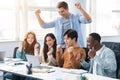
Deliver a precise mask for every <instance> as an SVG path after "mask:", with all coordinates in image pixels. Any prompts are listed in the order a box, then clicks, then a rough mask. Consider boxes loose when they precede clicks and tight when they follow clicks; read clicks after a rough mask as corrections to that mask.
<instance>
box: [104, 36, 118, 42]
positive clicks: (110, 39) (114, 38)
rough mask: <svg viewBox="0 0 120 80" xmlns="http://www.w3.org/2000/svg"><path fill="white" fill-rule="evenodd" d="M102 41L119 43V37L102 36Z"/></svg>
mask: <svg viewBox="0 0 120 80" xmlns="http://www.w3.org/2000/svg"><path fill="white" fill-rule="evenodd" d="M102 41H109V42H120V36H102Z"/></svg>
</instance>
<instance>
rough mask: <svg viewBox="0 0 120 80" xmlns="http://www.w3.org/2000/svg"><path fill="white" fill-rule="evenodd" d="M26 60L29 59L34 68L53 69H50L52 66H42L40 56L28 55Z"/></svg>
mask: <svg viewBox="0 0 120 80" xmlns="http://www.w3.org/2000/svg"><path fill="white" fill-rule="evenodd" d="M26 58H27V61H28V63H29V64H32V67H33V68H39V69H52V67H50V66H43V65H41V62H40V61H39V56H34V55H28V54H26Z"/></svg>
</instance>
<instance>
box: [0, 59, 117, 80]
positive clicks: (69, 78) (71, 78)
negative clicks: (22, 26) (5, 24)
mask: <svg viewBox="0 0 120 80" xmlns="http://www.w3.org/2000/svg"><path fill="white" fill-rule="evenodd" d="M18 61H19V60H18ZM18 61H17V59H16V60H15V59H14V60H11V61H7V62H5V63H0V71H7V72H10V73H13V74H17V75H21V76H26V77H32V78H35V79H42V80H80V73H84V74H83V76H86V77H87V78H88V80H118V79H114V78H108V77H104V76H98V75H93V74H90V73H86V71H84V70H80V69H78V70H77V69H69V70H68V69H63V68H58V67H53V69H52V70H55V72H51V73H47V72H44V73H43V72H42V73H33V74H29V75H28V74H27V68H26V65H14V63H16V62H18ZM10 62H11V63H10ZM21 62H23V61H21ZM23 63H25V64H27V63H26V62H23Z"/></svg>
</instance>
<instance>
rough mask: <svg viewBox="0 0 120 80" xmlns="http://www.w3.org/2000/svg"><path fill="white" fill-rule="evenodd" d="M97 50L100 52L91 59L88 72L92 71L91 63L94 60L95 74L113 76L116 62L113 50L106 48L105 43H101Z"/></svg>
mask: <svg viewBox="0 0 120 80" xmlns="http://www.w3.org/2000/svg"><path fill="white" fill-rule="evenodd" d="M97 52H99V53H100V54H99V55H96V56H95V57H94V58H92V59H91V64H90V70H89V72H90V73H93V64H94V61H95V62H96V74H97V75H102V76H107V77H113V78H115V77H116V69H117V63H116V58H115V54H114V52H113V51H112V50H111V49H109V48H107V47H106V46H105V45H103V46H102V48H101V49H100V50H98V51H97ZM97 52H96V53H97Z"/></svg>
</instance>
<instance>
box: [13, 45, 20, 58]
mask: <svg viewBox="0 0 120 80" xmlns="http://www.w3.org/2000/svg"><path fill="white" fill-rule="evenodd" d="M18 48H19V47H15V48H14V53H13V58H16V52H17V49H18Z"/></svg>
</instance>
